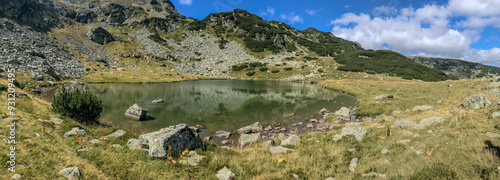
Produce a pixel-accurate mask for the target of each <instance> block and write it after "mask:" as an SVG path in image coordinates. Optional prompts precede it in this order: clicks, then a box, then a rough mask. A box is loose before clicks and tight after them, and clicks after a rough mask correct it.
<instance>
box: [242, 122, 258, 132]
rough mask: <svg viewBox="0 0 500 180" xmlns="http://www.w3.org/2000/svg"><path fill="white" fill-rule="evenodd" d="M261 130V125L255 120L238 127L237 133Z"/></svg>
mask: <svg viewBox="0 0 500 180" xmlns="http://www.w3.org/2000/svg"><path fill="white" fill-rule="evenodd" d="M260 131H262V125H260V123H259V122H255V123H253V124H252V125H250V126H245V127H242V128H240V129H238V133H240V134H248V133H256V132H260Z"/></svg>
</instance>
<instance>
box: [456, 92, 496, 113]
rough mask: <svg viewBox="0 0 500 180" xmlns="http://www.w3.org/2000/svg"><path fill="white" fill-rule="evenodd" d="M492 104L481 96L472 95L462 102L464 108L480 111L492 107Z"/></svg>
mask: <svg viewBox="0 0 500 180" xmlns="http://www.w3.org/2000/svg"><path fill="white" fill-rule="evenodd" d="M490 105H491V103H490V101H488V99H486V98H483V96H481V95H471V96H469V97H468V98H467V99H465V100H464V101H463V102H462V106H463V107H464V108H468V109H472V110H478V109H482V108H485V107H488V106H490Z"/></svg>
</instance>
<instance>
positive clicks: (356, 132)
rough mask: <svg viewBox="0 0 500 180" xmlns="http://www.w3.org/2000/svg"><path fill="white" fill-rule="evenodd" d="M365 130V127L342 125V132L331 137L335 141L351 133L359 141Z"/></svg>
mask: <svg viewBox="0 0 500 180" xmlns="http://www.w3.org/2000/svg"><path fill="white" fill-rule="evenodd" d="M366 132H367V131H366V128H365V127H344V128H342V133H341V134H340V135H335V136H334V137H333V141H335V142H337V141H338V140H340V139H342V138H343V137H344V136H348V135H353V136H354V137H355V138H356V140H358V141H359V142H361V141H362V140H363V136H364V135H365V134H366Z"/></svg>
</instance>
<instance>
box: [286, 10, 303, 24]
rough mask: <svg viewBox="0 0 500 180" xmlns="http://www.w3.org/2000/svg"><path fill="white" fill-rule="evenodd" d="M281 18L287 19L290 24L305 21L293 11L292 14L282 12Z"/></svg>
mask: <svg viewBox="0 0 500 180" xmlns="http://www.w3.org/2000/svg"><path fill="white" fill-rule="evenodd" d="M281 19H284V20H287V21H288V22H289V23H290V24H294V23H296V22H303V20H302V17H300V16H299V15H295V13H294V12H291V13H290V14H281Z"/></svg>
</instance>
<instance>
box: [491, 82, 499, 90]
mask: <svg viewBox="0 0 500 180" xmlns="http://www.w3.org/2000/svg"><path fill="white" fill-rule="evenodd" d="M496 88H500V82H491V83H490V84H488V89H496Z"/></svg>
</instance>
